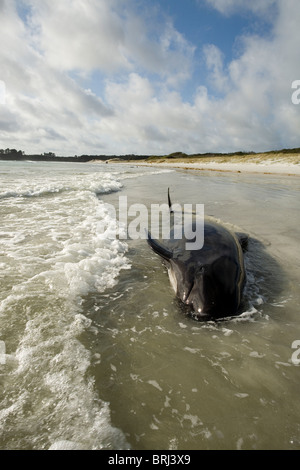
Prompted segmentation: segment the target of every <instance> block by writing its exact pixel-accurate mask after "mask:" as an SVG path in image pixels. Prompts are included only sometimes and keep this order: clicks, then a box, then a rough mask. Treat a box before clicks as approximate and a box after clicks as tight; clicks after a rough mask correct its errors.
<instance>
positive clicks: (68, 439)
mask: <svg viewBox="0 0 300 470" xmlns="http://www.w3.org/2000/svg"><path fill="white" fill-rule="evenodd" d="M26 173H27V174H26V176H27V178H26V179H25V178H24V175H22V177H20V178H19V179H18V178H16V179H14V178H11V179H10V178H7V179H6V180H5V185H6V188H5V189H4V191H3V190H2V192H1V195H0V197H1V201H2V203H1V204H2V206H1V207H0V209H1V216H2V224H1V234H0V235H1V241H2V245H1V246H2V248H1V253H0V254H1V272H2V275H3V279H4V282H2V285H1V294H0V316H1V340H3V341H5V343H6V350H7V353H8V354H7V357H10V358H11V357H13V360H9V361H5V364H3V365H2V366H0V368H1V374H2V379H3V392H4V393H3V395H2V401H1V412H0V433H1V435H2V446H1V447H2V448H7V449H11V448H14V449H18V448H22V449H24V448H26V449H47V448H50V449H55V448H59V449H62V448H65V449H68V448H70V446H71V448H76V449H82V448H85V449H108V448H123V449H124V448H128V444H127V442H126V439H125V437H124V435H123V433H122V432H121V431H120V430H118V429H116V428H115V427H114V426H112V424H111V418H110V408H109V404H108V403H107V402H105V401H103V400H101V397H99V396H98V393H97V391H96V390H95V386H94V379H93V377H92V376H91V375H90V374H89V368H90V365H91V356H90V354H91V353H90V351H89V350H88V349H87V348H86V347H85V346H84V345H83V344H82V342H81V341H80V336H81V335H82V334H83V333H84V332H85V331H87V330H88V328H89V327H90V325H91V320H90V319H88V318H87V317H86V316H85V315H83V313H82V309H81V305H82V302H83V298H84V296H88V295H89V294H91V293H93V292H103V291H105V289H107V288H108V287H112V286H113V285H114V284H115V283H116V282H117V278H118V275H119V272H120V270H122V269H129V268H130V264H129V262H128V260H127V258H126V251H127V244H126V243H125V242H120V241H118V240H116V239H115V238H113V237H110V233H113V231H114V230H115V227H114V225H115V221H114V220H113V219H111V218H110V215H109V213H108V211H107V210H106V208H105V204H104V203H103V202H102V201H101V200H100V199H99V194H104V193H109V192H113V191H118V190H120V189H121V187H122V183H121V182H120V181H118V180H117V179H116V177H115V176H113V175H111V174H109V173H106V174H103V173H93V174H82V175H78V174H75V175H72V174H71V175H70V174H69V173H67V174H62V175H60V177H57V175H56V179H55V176H54V175H51V176H50V177H49V178H48V180H47V184H45V181H44V179H45V173H44V172H43V171H42V172H41V173H40V174H36V173H35V174H34V178H31V177H30V173H29V174H28V171H27V172H26ZM32 176H33V175H32ZM51 178H52V179H53V181H52V182H51V181H50V182H49V180H51ZM9 186H10V187H9ZM2 188H3V186H2ZM99 224H100V225H101V230H99ZM14 436H16V437H14Z"/></svg>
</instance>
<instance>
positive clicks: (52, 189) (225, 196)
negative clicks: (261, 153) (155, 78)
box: [0, 162, 300, 450]
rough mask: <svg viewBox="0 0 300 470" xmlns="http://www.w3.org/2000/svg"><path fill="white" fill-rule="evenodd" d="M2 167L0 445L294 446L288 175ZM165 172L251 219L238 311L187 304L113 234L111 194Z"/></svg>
mask: <svg viewBox="0 0 300 470" xmlns="http://www.w3.org/2000/svg"><path fill="white" fill-rule="evenodd" d="M0 180H1V186H0V218H1V228H0V240H1V248H0V267H1V274H0V276H1V287H0V341H2V346H3V344H4V345H5V353H6V354H5V355H3V354H2V357H1V356H0V359H1V360H0V394H1V397H0V403H1V407H0V448H2V449H48V448H54V449H55V448H78V449H80V448H84V449H101V448H108V449H109V448H110V449H124V448H125V449H126V448H132V449H181V450H183V449H291V448H293V449H299V448H300V433H299V431H300V400H299V393H298V384H299V375H300V368H299V366H298V365H296V363H297V360H296V359H297V358H298V356H297V350H296V349H293V348H292V343H293V342H294V341H295V340H300V327H299V324H300V322H299V313H298V312H299V303H300V294H299V279H300V272H299V269H300V268H299V266H300V263H299V249H298V240H299V230H300V229H299V196H300V193H299V190H300V184H299V182H300V180H299V178H297V177H286V178H282V177H279V176H272V175H250V174H249V175H248V174H247V175H246V174H233V173H232V174H231V173H228V174H225V173H218V172H197V171H189V172H186V171H173V170H172V171H169V170H160V169H153V168H151V169H150V168H138V167H134V166H132V167H131V166H128V165H126V166H125V165H100V164H99V165H92V164H77V165H76V164H71V163H70V164H62V163H61V164H57V163H56V164H55V163H41V164H37V163H30V162H23V163H14V162H0ZM168 186H170V188H171V194H172V199H173V202H179V203H181V204H183V203H193V204H195V203H203V204H205V213H206V215H212V216H214V217H215V218H217V219H219V220H220V221H222V223H224V224H227V225H228V226H229V227H230V228H232V229H236V230H238V231H242V232H248V233H249V234H250V237H251V239H250V243H249V249H248V252H247V254H246V267H247V274H248V281H247V285H246V290H245V307H244V313H243V314H242V315H241V316H240V317H237V318H234V319H229V320H226V321H222V322H218V323H214V322H209V323H199V322H196V321H195V320H193V319H191V318H190V317H188V316H186V314H185V312H184V311H183V310H182V308H181V305H180V302H179V301H177V299H176V298H175V296H174V292H173V290H172V288H171V286H170V283H169V279H168V276H167V273H166V270H165V268H164V267H163V266H162V263H161V261H160V259H159V258H158V257H157V256H156V255H155V254H154V253H153V252H152V251H151V250H150V249H149V247H148V245H147V243H146V242H145V240H116V239H114V237H113V233H114V228H115V226H114V224H115V221H114V219H113V218H112V217H111V215H110V214H109V212H108V211H107V204H113V205H114V206H115V207H117V206H118V200H119V196H120V195H127V197H128V205H130V204H134V203H137V202H138V203H144V204H146V205H147V207H150V205H151V204H152V203H162V202H166V192H167V187H168ZM0 352H1V351H0ZM293 353H294V356H293ZM299 358H300V354H299Z"/></svg>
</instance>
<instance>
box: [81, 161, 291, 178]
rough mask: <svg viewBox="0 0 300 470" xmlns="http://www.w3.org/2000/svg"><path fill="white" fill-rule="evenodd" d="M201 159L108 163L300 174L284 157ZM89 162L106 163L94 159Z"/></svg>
mask: <svg viewBox="0 0 300 470" xmlns="http://www.w3.org/2000/svg"><path fill="white" fill-rule="evenodd" d="M201 160H202V159H199V160H198V161H195V160H193V159H186V161H185V160H184V159H174V160H172V161H166V160H165V159H162V160H161V161H159V160H156V161H148V162H147V161H140V160H131V161H118V162H114V161H113V160H108V162H107V163H120V164H123V165H130V166H132V165H135V166H147V167H156V168H158V167H159V168H174V169H179V170H198V171H217V172H232V173H254V174H255V173H256V174H264V175H267V174H270V175H272V174H275V175H283V176H300V163H298V162H296V163H293V162H292V161H286V160H285V159H284V158H276V159H274V160H271V159H261V160H259V159H254V158H252V159H251V158H250V159H249V160H248V161H241V159H240V160H239V161H237V159H222V160H223V161H219V162H218V161H216V159H215V160H209V159H203V160H202V161H201ZM89 163H104V162H99V161H97V160H93V161H92V162H89Z"/></svg>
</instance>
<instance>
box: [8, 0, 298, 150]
mask: <svg viewBox="0 0 300 470" xmlns="http://www.w3.org/2000/svg"><path fill="white" fill-rule="evenodd" d="M22 1H23V3H24V4H25V5H27V6H28V5H29V4H30V6H31V10H30V11H31V14H30V15H29V16H28V17H27V21H25V22H23V21H21V19H20V17H19V16H18V12H17V10H16V8H15V2H14V1H13V0H0V17H1V32H2V35H3V37H5V46H6V47H1V49H0V81H1V80H2V81H3V83H4V84H5V104H4V105H3V104H0V148H6V147H12V148H20V149H22V150H25V151H27V152H39V153H40V152H44V151H54V152H56V153H57V154H60V155H62V154H63V155H68V154H69V155H70V154H71V155H73V154H74V153H76V154H78V155H80V154H82V153H107V154H121V153H142V154H148V153H169V152H173V151H177V150H182V151H184V152H186V153H195V152H205V151H211V152H213V151H224V152H226V151H230V150H264V149H271V148H279V147H292V146H299V128H300V105H299V106H295V105H293V104H292V102H291V95H292V91H293V90H292V89H291V85H292V82H293V81H294V80H297V79H300V68H299V52H298V48H299V23H300V8H299V1H298V0H276V1H275V0H274V1H272V2H271V0H270V1H268V0H265V1H264V2H263V1H262V2H256V1H254V2H251V5H252V7H251V9H252V11H253V12H255V11H256V12H258V11H260V9H263V11H264V12H265V13H266V12H267V7H270V5H271V4H273V3H274V4H275V3H276V5H277V8H278V10H277V11H278V14H277V16H276V17H272V21H273V28H272V32H271V34H270V35H269V36H268V37H265V35H262V36H258V35H255V36H254V35H248V36H245V37H243V38H240V44H241V49H240V51H241V52H240V55H239V56H238V57H236V58H235V59H234V60H231V61H227V63H226V64H225V63H224V57H223V53H222V45H221V44H219V45H216V44H208V45H206V46H205V47H204V49H203V59H205V64H206V68H207V71H208V73H209V74H210V78H211V80H210V86H209V88H206V87H205V86H204V84H203V82H202V79H201V77H198V82H197V83H196V84H194V85H193V86H194V89H193V95H194V97H193V99H191V100H190V101H189V102H188V101H186V100H184V98H183V95H182V91H181V90H182V89H181V88H180V84H182V83H183V84H185V83H186V82H185V80H186V79H187V78H190V70H191V67H192V60H193V55H194V51H195V46H194V45H192V44H190V43H189V42H188V40H187V39H186V38H185V37H184V35H183V34H182V33H180V32H178V31H177V30H176V29H175V27H174V25H173V24H172V23H171V22H170V20H168V19H165V18H160V22H159V24H155V25H153V24H151V25H150V22H149V21H147V16H146V13H141V12H140V13H138V10H137V9H136V8H135V0H126V1H125V0H111V1H110V2H107V1H104V0H85V1H83V0H77V1H76V2H74V1H73V2H72V5H75V6H76V7H74V8H71V7H70V6H71V3H70V0H64V1H63V2H62V1H61V0H44V1H43V2H40V1H38V0H22ZM207 1H209V2H210V4H211V5H212V6H214V7H215V8H218V10H219V11H221V10H222V8H223V9H224V8H225V6H226V7H227V8H229V9H231V10H230V11H232V12H233V11H235V12H237V11H238V8H240V7H241V2H240V1H238V0H235V1H234V0H231V1H229V0H224V1H223V2H221V0H219V1H218V0H207ZM247 3H250V2H247ZM243 4H244V2H243ZM259 5H261V6H259ZM151 11H152V10H151ZM228 11H229V10H226V9H225V10H224V12H227V13H228ZM261 11H262V10H261ZM155 18H156V19H157V16H156V17H155ZM93 70H98V73H99V74H100V75H101V80H102V83H104V84H105V85H104V86H103V88H102V89H100V88H99V89H98V90H97V91H96V90H95V89H93V87H92V86H91V87H89V86H88V85H86V84H85V85H83V84H81V83H87V82H85V81H84V80H83V81H82V82H81V80H80V79H79V78H78V77H79V76H80V74H81V76H89V75H90V76H91V77H92V76H93V75H92V74H93ZM75 72H76V73H75ZM189 83H191V82H189ZM89 88H92V89H89ZM2 89H3V86H2ZM2 94H3V92H2ZM0 101H1V98H0Z"/></svg>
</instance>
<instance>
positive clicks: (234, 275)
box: [167, 256, 244, 320]
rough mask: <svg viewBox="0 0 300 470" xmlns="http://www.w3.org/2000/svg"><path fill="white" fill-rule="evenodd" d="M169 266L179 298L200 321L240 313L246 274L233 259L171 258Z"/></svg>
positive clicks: (169, 272)
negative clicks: (190, 259)
mask: <svg viewBox="0 0 300 470" xmlns="http://www.w3.org/2000/svg"><path fill="white" fill-rule="evenodd" d="M167 267H168V274H169V278H170V282H171V285H172V287H173V289H174V291H175V293H176V295H177V297H178V298H179V299H180V300H181V301H182V302H183V304H185V305H187V306H189V307H190V310H191V312H192V315H193V316H194V317H196V318H197V319H199V320H201V319H208V318H221V317H226V316H232V315H236V314H237V312H238V309H239V305H240V301H241V292H242V288H243V285H244V276H243V273H241V268H240V266H239V264H238V263H237V262H236V261H235V260H234V259H231V258H230V257H228V256H221V257H219V258H217V259H216V260H214V261H213V262H212V263H211V264H208V263H207V264H203V263H202V262H201V260H200V262H199V263H197V262H190V263H186V262H182V261H181V260H179V259H170V260H169V261H168V263H167Z"/></svg>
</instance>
